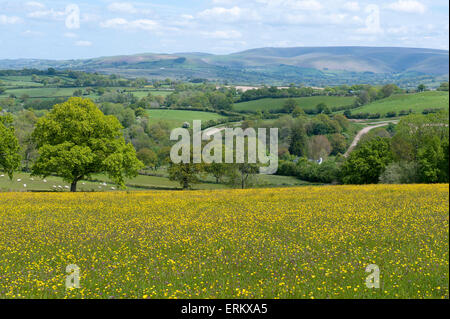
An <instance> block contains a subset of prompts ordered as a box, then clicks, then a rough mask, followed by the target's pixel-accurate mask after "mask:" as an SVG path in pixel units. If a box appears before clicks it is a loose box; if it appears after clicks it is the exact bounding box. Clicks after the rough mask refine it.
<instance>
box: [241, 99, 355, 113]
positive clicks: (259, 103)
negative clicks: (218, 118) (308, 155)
mask: <svg viewBox="0 0 450 319" xmlns="http://www.w3.org/2000/svg"><path fill="white" fill-rule="evenodd" d="M286 100H287V99H285V98H279V99H272V98H267V99H260V100H254V101H248V102H241V103H236V104H235V105H234V109H235V110H236V111H271V110H281V109H282V108H283V105H284V103H285V102H286ZM294 100H296V101H297V103H298V105H300V107H301V108H303V109H307V110H309V109H314V108H315V107H316V106H317V104H320V103H325V104H326V105H328V107H333V106H345V105H351V104H352V103H353V102H354V100H355V98H354V97H352V96H311V97H299V98H294Z"/></svg>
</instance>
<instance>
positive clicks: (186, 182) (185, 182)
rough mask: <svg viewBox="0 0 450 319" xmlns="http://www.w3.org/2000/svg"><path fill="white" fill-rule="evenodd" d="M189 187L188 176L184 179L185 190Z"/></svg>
mask: <svg viewBox="0 0 450 319" xmlns="http://www.w3.org/2000/svg"><path fill="white" fill-rule="evenodd" d="M186 189H189V182H188V180H187V178H185V179H184V180H183V190H186Z"/></svg>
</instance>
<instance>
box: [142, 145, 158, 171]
mask: <svg viewBox="0 0 450 319" xmlns="http://www.w3.org/2000/svg"><path fill="white" fill-rule="evenodd" d="M137 158H138V159H139V160H140V161H141V162H142V163H144V165H145V166H146V167H151V168H153V169H154V168H156V166H157V165H158V164H157V162H158V156H157V155H156V153H155V152H154V151H153V150H151V149H149V148H143V149H141V150H139V152H137Z"/></svg>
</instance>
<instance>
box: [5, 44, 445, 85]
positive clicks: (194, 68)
mask: <svg viewBox="0 0 450 319" xmlns="http://www.w3.org/2000/svg"><path fill="white" fill-rule="evenodd" d="M48 67H54V68H60V69H74V70H82V71H88V72H101V73H106V74H111V73H116V74H121V75H123V76H129V77H148V78H167V77H169V78H177V79H183V80H190V79H194V78H204V79H209V80H218V81H228V82H233V83H239V84H259V83H266V84H288V83H303V84H307V85H313V86H325V85H337V84H353V83H372V84H381V83H386V82H395V83H397V84H399V85H401V86H403V87H408V86H414V85H416V84H417V83H428V84H430V85H431V86H433V85H435V84H436V83H437V82H439V81H442V80H448V74H449V71H448V70H449V52H448V51H444V50H435V49H417V48H395V47H390V48H389V47H386V48H383V47H300V48H261V49H253V50H248V51H243V52H238V53H233V54H229V55H213V54H207V53H177V54H151V53H147V54H137V55H128V56H113V57H101V58H95V59H83V60H65V61H52V60H36V59H20V60H0V69H21V68H38V69H46V68H48Z"/></svg>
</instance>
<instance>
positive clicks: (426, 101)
mask: <svg viewBox="0 0 450 319" xmlns="http://www.w3.org/2000/svg"><path fill="white" fill-rule="evenodd" d="M448 103H449V99H448V92H439V91H429V92H423V93H416V94H401V95H394V96H391V97H389V98H387V99H383V100H379V101H376V102H373V103H370V104H367V105H365V106H363V107H361V108H358V109H354V110H352V113H359V112H361V113H380V114H381V115H383V116H384V115H385V114H386V113H387V112H391V111H395V112H399V111H408V110H413V112H415V113H420V112H422V111H423V110H425V109H430V108H443V109H445V108H446V109H448V107H449V104H448Z"/></svg>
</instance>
